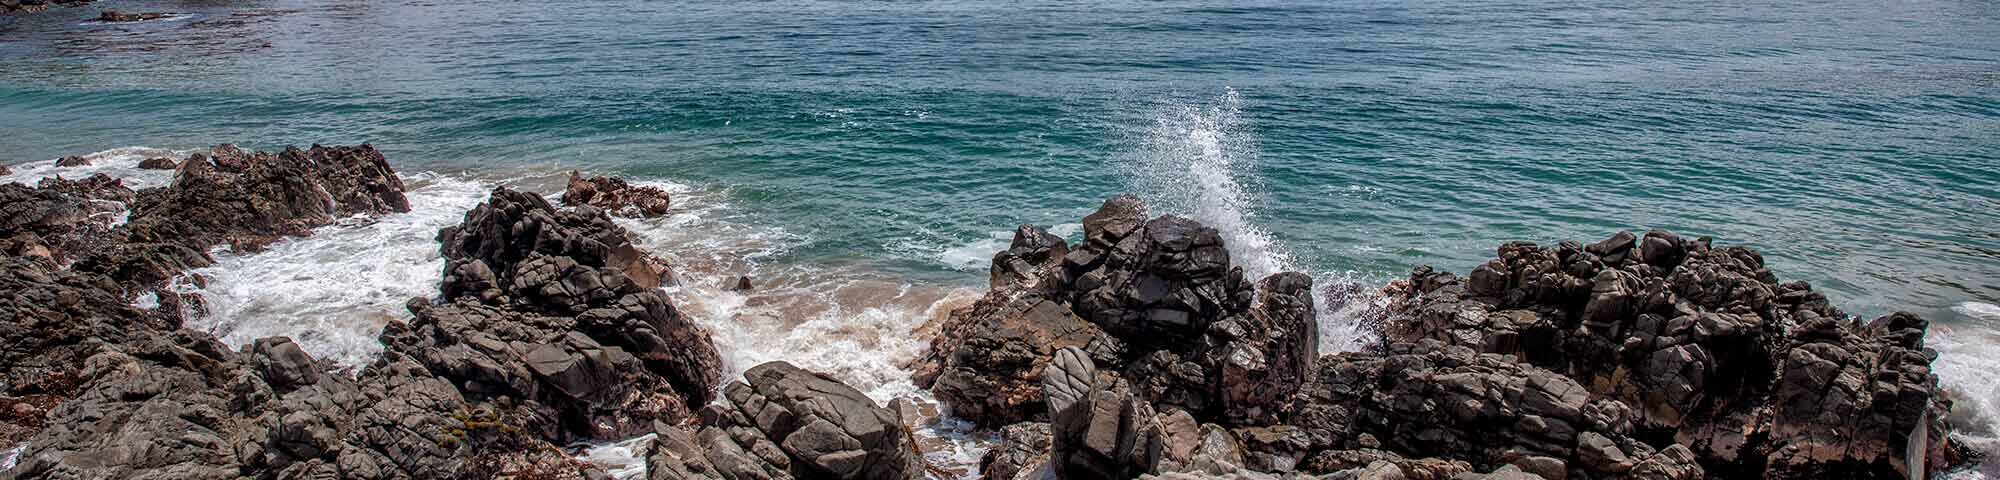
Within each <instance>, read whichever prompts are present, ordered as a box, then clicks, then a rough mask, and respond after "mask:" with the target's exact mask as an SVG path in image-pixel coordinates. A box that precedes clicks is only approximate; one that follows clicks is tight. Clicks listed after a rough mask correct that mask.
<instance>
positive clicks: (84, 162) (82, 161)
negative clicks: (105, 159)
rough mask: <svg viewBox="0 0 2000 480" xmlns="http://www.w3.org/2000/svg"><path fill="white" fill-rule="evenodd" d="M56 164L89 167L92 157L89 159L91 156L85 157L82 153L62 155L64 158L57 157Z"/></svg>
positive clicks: (59, 165)
mask: <svg viewBox="0 0 2000 480" xmlns="http://www.w3.org/2000/svg"><path fill="white" fill-rule="evenodd" d="M56 166H58V167H88V166H90V159H89V158H84V157H83V156H81V155H70V156H66V157H62V158H58V159H56Z"/></svg>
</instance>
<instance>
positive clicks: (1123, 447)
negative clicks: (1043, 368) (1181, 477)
mask: <svg viewBox="0 0 2000 480" xmlns="http://www.w3.org/2000/svg"><path fill="white" fill-rule="evenodd" d="M1060 355H1061V358H1062V360H1061V361H1058V362H1056V363H1053V364H1050V366H1049V367H1048V369H1049V372H1048V373H1047V374H1046V375H1045V377H1044V378H1045V383H1044V385H1045V389H1046V390H1047V392H1048V393H1047V394H1046V397H1047V398H1048V399H1049V400H1048V407H1049V409H1050V412H1051V417H1052V418H1053V422H1052V423H1050V426H1049V429H1050V433H1051V434H1052V436H1053V438H1052V441H1051V448H1050V457H1051V459H1050V462H1051V464H1052V465H1053V466H1054V471H1055V473H1056V475H1058V476H1060V477H1061V478H1081V479H1090V478H1121V479H1122V478H1133V477H1136V476H1138V475H1139V474H1142V473H1153V472H1154V471H1155V469H1157V468H1158V466H1159V463H1160V460H1161V458H1162V456H1163V454H1162V450H1163V448H1164V447H1165V445H1164V444H1165V440H1166V435H1165V432H1163V430H1162V427H1161V425H1160V421H1159V420H1158V418H1157V417H1156V414H1155V413H1154V410H1153V406H1152V405H1151V404H1150V403H1147V402H1146V401H1145V399H1143V398H1140V397H1138V396H1137V395H1136V393H1135V392H1133V391H1132V387H1131V385H1130V384H1128V383H1127V382H1126V381H1125V380H1124V379H1122V378H1118V377H1117V376H1116V375H1114V374H1110V373H1105V372H1097V371H1096V367H1095V366H1094V365H1092V364H1091V361H1090V359H1089V357H1088V356H1087V355H1084V354H1083V353H1082V351H1081V350H1080V349H1077V348H1075V347H1069V348H1065V349H1063V353H1061V354H1060ZM1086 375H1087V376H1089V377H1090V378H1092V380H1091V383H1090V388H1089V389H1088V390H1086V391H1084V392H1080V393H1081V395H1080V396H1079V397H1077V398H1075V399H1073V400H1072V399H1070V398H1069V395H1071V394H1072V393H1071V392H1072V391H1073V390H1074V389H1075V387H1076V382H1077V381H1078V379H1079V378H1081V377H1084V376H1086Z"/></svg>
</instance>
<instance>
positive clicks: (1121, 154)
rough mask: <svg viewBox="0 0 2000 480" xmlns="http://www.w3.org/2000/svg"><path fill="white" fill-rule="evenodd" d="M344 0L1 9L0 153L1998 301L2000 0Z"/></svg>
mask: <svg viewBox="0 0 2000 480" xmlns="http://www.w3.org/2000/svg"><path fill="white" fill-rule="evenodd" d="M326 3H338V4H337V5H329V4H321V3H301V2H228V4H229V5H227V6H225V5H221V4H218V3H216V2H165V1H161V2H147V1H114V2H104V3H102V4H101V5H102V7H103V8H116V9H120V10H126V11H167V12H176V13H179V14H180V15H177V16H175V17H173V18H170V19H167V20H161V21H149V22H140V23H134V24H119V25H105V24H97V23H94V22H89V21H88V20H89V19H90V18H94V17H95V15H96V10H95V9H96V8H99V7H84V8H68V9H56V10H54V11H52V12H49V13H46V14H42V15H34V16H26V17H17V18H0V118H4V121H0V125H5V126H4V127H0V161H5V162H8V163H20V162H27V161H35V160H45V159H49V158H54V157H57V156H61V155H66V154H74V153H85V152H93V151H100V150H105V149H110V148H116V147H124V146H134V145H138V146H152V147H165V148H194V147H198V146H202V145H207V144H212V143H217V142H223V141H232V142H237V143H241V144H245V145H249V146H258V147H267V148H268V147H275V146H280V145H283V144H287V143H300V144H304V143H312V142H321V143H356V142H373V143H374V144H375V145H377V146H378V147H380V148H381V149H382V150H383V151H385V152H386V153H387V154H388V155H389V156H390V159H391V160H392V161H393V162H395V163H396V164H397V165H398V166H399V168H401V169H403V170H404V171H406V172H415V171H436V172H444V173H447V174H451V175H461V176H471V177H481V176H507V175H514V174H516V173H517V172H548V171H556V170H561V169H568V168H582V169H585V170H590V171H598V172H607V173H615V174H621V175H628V176H634V177H639V178H654V179H663V180H671V181H674V182H679V183H684V184H690V185H694V186H696V187H697V188H701V189H704V190H708V191H716V192H722V194H723V195H726V196H727V198H728V200H729V202H730V203H732V204H733V205H736V206H738V207H740V208H741V209H742V211H743V212H745V213H744V215H742V218H746V219H748V220H746V221H749V222H752V223H754V224H757V225H761V226H763V227H766V228H769V229H772V231H782V232H784V234H785V235H788V236H790V237H791V238H793V239H794V240H795V244H796V247H795V248H790V249H787V250H785V251H784V252H782V255H781V257H780V258H777V259H775V260H774V261H778V262H789V263H800V264H812V265H842V266H853V267H856V268H863V269H866V270H869V271H874V272H880V273H883V274H885V275H888V276H891V277H896V278H905V279H910V280H911V281H915V282H919V283H938V284H951V285H977V284H979V282H981V281H982V280H983V272H981V271H980V270H981V268H982V267H983V262H981V257H983V256H984V255H986V254H988V253H989V252H990V251H991V250H992V249H994V248H998V247H999V246H1000V243H999V240H997V239H996V237H995V235H998V234H1003V233H1004V232H1006V231H1008V230H1010V229H1011V227H1012V226H1013V225H1015V224H1019V223H1037V224H1042V225H1057V224H1064V223H1073V222H1075V221H1077V220H1076V219H1078V218H1079V217H1081V216H1082V215H1083V214H1085V213H1087V212H1088V211H1089V210H1090V209H1091V208H1092V207H1094V206H1095V204H1096V203H1097V202H1098V201H1099V200H1101V199H1102V198H1103V197H1105V196H1107V195H1110V194H1113V193H1116V192H1120V191H1137V192H1139V193H1141V194H1143V195H1145V196H1147V197H1149V198H1151V199H1153V200H1154V202H1155V203H1156V204H1157V205H1159V206H1160V207H1161V209H1162V210H1170V211H1180V212H1188V213H1195V214H1197V215H1198V216H1200V217H1202V218H1203V219H1205V220H1208V221H1210V222H1211V223H1217V224H1223V225H1225V226H1228V227H1229V229H1230V230H1231V231H1232V232H1233V235H1232V236H1233V237H1235V238H1237V239H1239V241H1241V242H1245V245H1249V246H1243V248H1239V252H1238V253H1239V256H1245V257H1256V258H1257V259H1258V260H1255V261H1256V262H1261V264H1262V265H1265V266H1268V267H1270V268H1272V269H1277V268H1297V269H1305V270H1310V271H1313V272H1318V273H1321V274H1324V275H1335V276H1343V275H1344V276H1347V277H1350V278H1354V279H1357V280H1360V281H1365V282H1380V281H1383V280H1387V279H1390V278H1395V277H1398V276H1401V275H1403V274H1405V273H1406V272H1408V270H1409V268H1410V267H1412V266H1413V265H1416V264H1419V263H1431V264H1436V265H1438V266H1440V267H1443V268H1448V269H1452V270H1459V271H1463V270H1466V269H1468V268H1470V267H1471V266H1472V265H1475V264H1476V263H1478V262H1480V261H1482V260H1483V259H1485V258H1488V257H1490V256H1491V255H1492V249H1493V247H1494V246H1496V245H1498V244H1499V243H1500V242H1502V241H1505V240H1512V239H1529V240H1536V241H1545V242H1552V241H1555V240H1559V239H1563V238H1579V239H1585V240H1594V239H1597V238H1601V237H1603V236H1606V235H1608V234H1610V233H1612V232H1614V231H1616V230H1619V229H1643V228H1649V227H1663V228H1669V229H1673V230H1675V231H1678V232H1681V233H1686V234H1699V235H1712V236H1715V237H1716V238H1717V240H1718V242H1721V243H1731V244H1735V243H1746V244H1751V245H1754V246H1756V247H1758V248H1760V249H1761V251H1763V252H1764V253H1765V255H1766V257H1767V259H1769V261H1770V262H1771V263H1772V264H1773V265H1774V267H1775V268H1776V269H1777V270H1778V272H1779V274H1780V275H1781V276H1783V277H1785V278H1802V279H1807V280H1811V281H1813V282H1814V284H1815V285H1817V286H1819V287H1820V288H1822V289H1825V290H1828V291H1830V292H1831V293H1832V294H1833V296H1835V297H1836V298H1837V299H1838V301H1840V302H1841V303H1842V304H1844V305H1848V306H1850V309H1851V310H1854V311H1857V312H1861V313H1880V312H1883V311H1886V310H1890V309H1913V310H1918V311H1921V312H1926V313H1940V312H1947V311H1948V310H1947V309H1949V308H1951V307H1954V306H1962V305H1967V304H1968V302H1973V303H1983V304H1993V303H2000V194H1996V191H2000V4H1995V3H1993V2H1990V1H1983V0H1961V1H1911V2H1895V3H1888V2H1867V1H1856V0H1835V1H1832V2H1821V1H1814V2H1803V1H1797V2H1794V1H1730V2H1649V3H1636V2H1604V1H1586V2H1550V1H1542V0H1518V1H1507V2H1481V3H1449V2H1400V1H1398V2H1388V1H1332V2H1212V3H1211V2H1166V3H1155V2H1098V3H1097V4H1095V5H1091V6H1080V5H1073V4H1070V3H1068V2H1059V3H1036V2H1031V3H1004V4H1003V3H992V2H957V1H954V2H926V3H910V2H869V3H848V2H783V3H767V2H741V3H739V2H718V3H698V4H684V3H674V2H639V1H627V2H598V3H592V4H590V5H588V6H584V5H579V4H572V3H564V2H529V3H517V2H497V1H496V2H483V1H461V0H439V1H426V2H403V1H367V2H326ZM1250 244H1256V245H1250ZM1245 249H1254V250H1255V251H1254V252H1248V253H1246V251H1245ZM1944 315H1949V314H1948V313H1944Z"/></svg>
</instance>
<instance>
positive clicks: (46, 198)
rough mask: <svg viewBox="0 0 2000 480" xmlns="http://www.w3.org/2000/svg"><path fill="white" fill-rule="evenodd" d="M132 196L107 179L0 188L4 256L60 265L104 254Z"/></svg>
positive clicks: (53, 180) (0, 237)
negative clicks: (91, 254) (87, 255)
mask: <svg viewBox="0 0 2000 480" xmlns="http://www.w3.org/2000/svg"><path fill="white" fill-rule="evenodd" d="M133 195H134V194H133V192H132V190H131V189H129V188H125V186H124V184H123V183H122V182H120V181H118V180H117V179H113V178H111V177H107V176H104V175H103V174H97V175H93V176H91V177H89V178H85V179H83V180H67V179H61V178H48V179H43V180H42V181H41V182H40V183H39V184H38V185H37V186H35V187H33V188H29V187H26V186H23V185H21V184H18V183H6V184H0V250H4V251H0V253H4V254H6V255H11V256H16V257H30V258H39V259H44V260H48V261H50V262H53V263H56V264H61V263H65V262H68V261H71V260H73V259H76V258H77V257H79V256H82V255H84V254H85V253H87V252H90V251H92V250H94V249H99V248H104V244H105V243H106V242H107V241H108V240H109V238H108V237H110V236H111V230H112V228H113V223H114V222H115V221H116V220H117V219H118V215H119V214H120V213H122V212H123V211H124V210H125V204H126V203H128V202H131V201H132V198H133Z"/></svg>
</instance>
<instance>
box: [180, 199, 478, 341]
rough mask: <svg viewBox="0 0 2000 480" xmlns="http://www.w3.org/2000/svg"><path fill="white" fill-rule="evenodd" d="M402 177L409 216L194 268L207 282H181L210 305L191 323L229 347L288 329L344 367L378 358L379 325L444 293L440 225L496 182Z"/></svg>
mask: <svg viewBox="0 0 2000 480" xmlns="http://www.w3.org/2000/svg"><path fill="white" fill-rule="evenodd" d="M404 179H405V183H407V184H409V185H411V187H410V189H409V191H408V192H407V196H408V197H409V200H410V212H409V213H404V214H391V215H383V216H381V217H378V218H375V219H372V220H368V219H363V218H351V219H345V220H342V221H341V222H339V223H337V224H335V225H333V226H328V227H322V228H320V229H318V230H315V231H314V232H313V234H312V236H309V237H303V238H291V239H285V240H281V241H279V242H277V243H274V244H272V245H270V248H269V249H267V250H266V251H263V252H258V253H252V254H234V253H220V254H218V255H216V264H215V265H213V266H210V267H206V268H201V269H197V270H195V271H194V272H193V273H196V274H200V275H206V276H208V277H209V281H208V286H207V288H204V289H196V288H194V287H193V286H191V285H182V286H181V287H180V288H182V289H184V290H186V291H190V292H198V293H201V294H202V295H203V296H204V297H205V298H206V300H207V301H208V304H209V309H210V314H209V315H208V316H206V317H204V318H193V319H189V320H188V325H187V326H188V328H191V329H197V330H205V331H208V332H210V333H212V334H215V336H216V337H217V338H219V339H221V340H222V341H223V342H224V343H227V344H230V345H232V346H241V345H243V344H246V343H249V342H251V341H253V340H256V339H258V338H263V337H269V336H278V335H283V336H289V337H292V338H293V339H294V340H297V341H298V342H299V345H301V346H302V347H304V348H305V349H306V351H307V352H309V353H311V354H313V356H314V357H317V358H319V359H322V360H328V361H331V362H333V363H334V364H335V365H339V366H341V367H349V368H356V369H358V367H361V366H363V365H367V364H368V363H370V362H373V361H374V359H375V356H376V354H377V353H379V352H380V351H381V349H382V345H381V344H380V343H379V342H378V341H377V337H378V336H379V335H380V331H381V327H382V325H385V324H386V323H387V321H388V320H390V319H394V318H402V317H404V316H406V315H407V313H404V310H403V305H404V304H405V302H408V301H409V299H410V298H412V297H428V296H433V295H436V293H437V285H438V282H439V276H440V274H441V272H442V271H443V269H444V260H443V258H442V257H440V256H439V254H438V244H437V232H438V230H439V229H441V228H444V227H447V226H451V225H455V224H457V223H458V222H459V221H460V220H461V219H462V218H464V214H465V212H466V211H467V210H470V209H471V208H472V207H474V206H477V205H478V204H479V203H480V202H482V201H484V200H485V199H486V195H487V192H488V188H489V187H488V186H487V185H485V184H482V183H479V182H473V181H467V180H461V179H455V178H450V177H442V176H437V175H432V174H421V173H420V174H414V175H406V176H405V177H404Z"/></svg>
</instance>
